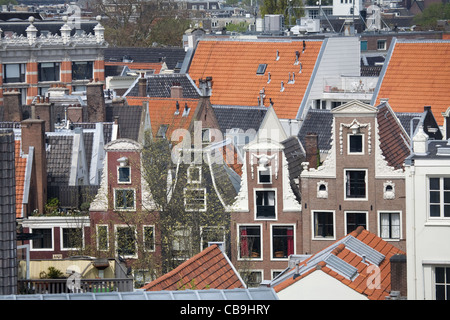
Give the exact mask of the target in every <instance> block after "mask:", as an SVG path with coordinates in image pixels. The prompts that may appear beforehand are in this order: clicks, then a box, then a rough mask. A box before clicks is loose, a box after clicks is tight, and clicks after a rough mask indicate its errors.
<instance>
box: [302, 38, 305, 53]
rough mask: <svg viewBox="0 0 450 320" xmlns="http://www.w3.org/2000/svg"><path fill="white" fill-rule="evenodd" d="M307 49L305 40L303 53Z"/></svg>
mask: <svg viewBox="0 0 450 320" xmlns="http://www.w3.org/2000/svg"><path fill="white" fill-rule="evenodd" d="M305 50H306V42H305V40H303V51H302V53H303V52H305Z"/></svg>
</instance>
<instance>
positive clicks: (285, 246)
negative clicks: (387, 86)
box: [272, 226, 294, 258]
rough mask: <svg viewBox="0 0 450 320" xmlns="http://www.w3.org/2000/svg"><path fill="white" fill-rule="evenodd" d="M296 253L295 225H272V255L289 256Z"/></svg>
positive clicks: (278, 256)
mask: <svg viewBox="0 0 450 320" xmlns="http://www.w3.org/2000/svg"><path fill="white" fill-rule="evenodd" d="M291 254H294V227H293V226H273V227H272V256H273V258H288V257H289V256H290V255H291Z"/></svg>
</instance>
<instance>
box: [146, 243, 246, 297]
mask: <svg viewBox="0 0 450 320" xmlns="http://www.w3.org/2000/svg"><path fill="white" fill-rule="evenodd" d="M235 288H245V286H244V284H243V282H242V280H241V278H240V277H239V276H238V274H237V273H236V271H235V269H234V267H233V266H232V264H231V262H230V260H229V259H228V258H227V257H226V255H225V254H224V253H223V252H222V250H221V249H220V248H219V247H218V246H217V245H212V246H210V247H208V248H206V249H205V250H203V251H202V252H200V253H198V254H197V255H195V256H194V257H192V258H191V259H189V260H187V261H185V262H184V263H182V264H181V265H179V266H178V267H177V268H175V269H174V270H172V271H170V272H169V273H167V274H165V275H163V276H162V277H160V278H158V279H156V280H154V281H152V282H150V283H148V284H147V285H145V286H144V287H142V289H145V290H146V291H160V290H184V289H198V290H201V289H235Z"/></svg>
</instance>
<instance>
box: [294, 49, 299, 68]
mask: <svg viewBox="0 0 450 320" xmlns="http://www.w3.org/2000/svg"><path fill="white" fill-rule="evenodd" d="M299 63H300V51H295V62H294V65H295V66H296V65H298V64H299Z"/></svg>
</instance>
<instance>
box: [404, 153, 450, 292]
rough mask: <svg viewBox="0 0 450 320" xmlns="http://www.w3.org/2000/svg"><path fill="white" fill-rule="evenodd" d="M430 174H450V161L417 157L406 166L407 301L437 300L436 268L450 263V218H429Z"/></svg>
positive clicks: (441, 175) (438, 175) (436, 175)
mask: <svg viewBox="0 0 450 320" xmlns="http://www.w3.org/2000/svg"><path fill="white" fill-rule="evenodd" d="M416 158H417V157H416ZM429 176H435V177H443V176H448V177H450V161H448V160H420V159H419V160H417V159H416V160H415V165H414V166H413V167H409V166H406V199H407V201H406V228H407V230H406V232H407V234H406V239H407V246H406V252H407V255H406V258H407V287H408V300H430V299H435V292H434V290H435V289H434V267H435V266H438V265H441V266H442V265H446V266H450V246H449V245H448V243H450V219H447V220H446V219H434V220H433V219H430V218H428V216H429V214H428V206H429V205H428V204H429V200H428V194H429V192H428V180H427V179H428V177H429Z"/></svg>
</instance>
